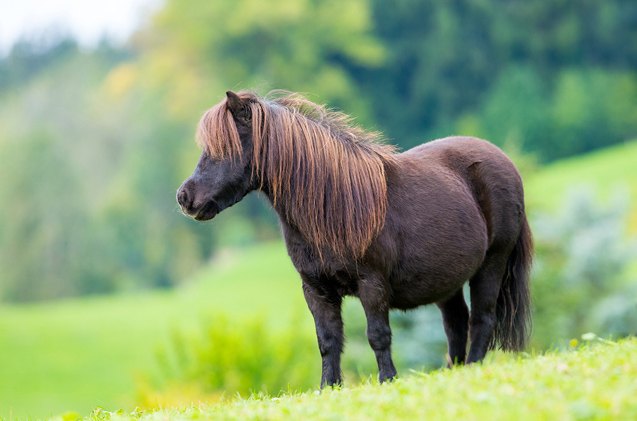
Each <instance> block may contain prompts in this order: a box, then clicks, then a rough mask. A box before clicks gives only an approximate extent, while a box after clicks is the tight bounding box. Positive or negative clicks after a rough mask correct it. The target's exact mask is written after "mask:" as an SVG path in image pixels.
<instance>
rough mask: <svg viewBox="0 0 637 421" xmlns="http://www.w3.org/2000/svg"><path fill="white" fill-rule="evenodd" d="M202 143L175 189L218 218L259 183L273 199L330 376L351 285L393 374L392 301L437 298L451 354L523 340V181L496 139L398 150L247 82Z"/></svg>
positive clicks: (528, 243)
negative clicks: (255, 90)
mask: <svg viewBox="0 0 637 421" xmlns="http://www.w3.org/2000/svg"><path fill="white" fill-rule="evenodd" d="M198 141H199V143H200V145H201V146H202V148H203V153H202V154H201V158H200V159H199V163H198V165H197V167H196V169H195V171H194V173H193V175H192V176H191V177H190V178H188V179H187V180H186V181H185V182H184V183H183V185H182V186H181V187H180V188H179V190H178V192H177V201H178V202H179V204H180V205H181V208H182V210H183V211H184V213H186V214H187V215H190V216H192V217H194V218H195V219H197V220H208V219H211V218H213V217H214V216H215V215H216V214H217V213H219V212H221V211H222V210H223V209H225V208H227V207H229V206H232V205H233V204H235V203H237V202H238V201H239V200H241V199H242V198H243V197H244V196H245V195H246V194H247V193H249V192H250V191H253V190H260V191H262V192H263V193H265V195H266V196H267V197H268V198H269V199H270V201H271V203H272V205H273V207H274V209H275V210H276V212H277V213H278V214H279V217H280V220H281V225H282V229H283V235H284V237H285V242H286V245H287V249H288V253H289V255H290V257H291V259H292V262H293V263H294V265H295V267H296V269H297V270H298V271H299V273H300V275H301V278H302V280H303V292H304V294H305V298H306V300H307V304H308V307H309V308H310V311H311V312H312V315H313V316H314V321H315V324H316V333H317V337H318V344H319V349H320V352H321V356H322V359H323V371H322V373H323V374H322V379H321V385H322V386H323V385H333V384H338V383H340V382H341V369H340V357H341V352H342V350H343V322H342V319H341V302H342V298H343V296H345V295H355V296H357V297H359V299H360V300H361V303H362V305H363V309H364V310H365V315H366V317H367V337H368V339H369V343H370V345H371V347H372V349H373V350H374V352H375V354H376V359H377V362H378V368H379V378H380V380H381V381H384V380H386V379H391V378H392V377H394V376H395V375H396V369H395V368H394V364H393V362H392V358H391V351H390V346H391V330H390V327H389V317H388V315H389V310H390V309H392V308H397V309H402V310H406V309H411V308H415V307H418V306H421V305H425V304H430V303H436V305H437V306H438V307H439V308H440V311H441V312H442V316H443V321H444V328H445V332H446V334H447V338H448V343H449V363H450V364H453V363H464V362H468V363H471V362H476V361H480V360H482V359H483V358H484V356H485V354H486V352H487V350H488V349H490V348H493V347H495V346H499V347H500V348H502V349H504V350H520V349H522V348H523V347H524V344H525V341H526V339H527V335H528V331H529V325H530V297H529V286H528V273H529V268H530V265H531V256H532V248H533V246H532V239H531V232H530V230H529V226H528V224H527V220H526V216H525V210H524V193H523V189H522V180H521V178H520V175H519V174H518V172H517V170H516V169H515V166H514V165H513V164H512V163H511V161H510V160H509V159H508V158H507V157H506V156H505V155H504V154H503V153H502V151H501V150H500V149H498V148H497V147H495V146H493V145H492V144H490V143H488V142H486V141H483V140H479V139H476V138H471V137H449V138H445V139H440V140H436V141H433V142H429V143H427V144H424V145H421V146H418V147H416V148H413V149H411V150H409V151H407V152H404V153H396V152H395V151H394V148H392V147H391V146H388V145H385V144H383V143H380V142H379V136H378V135H377V134H375V133H369V132H365V131H363V130H361V129H360V128H358V127H355V126H354V125H352V124H351V120H350V119H349V118H348V117H347V116H346V115H344V114H342V113H338V112H332V111H329V110H327V109H326V108H325V107H323V106H320V105H317V104H314V103H312V102H310V101H308V100H307V99H304V98H303V97H301V96H299V95H296V94H286V95H283V96H278V97H274V98H271V99H264V98H260V97H258V96H256V95H254V94H252V93H248V92H241V93H239V94H235V93H233V92H227V98H226V99H225V100H223V101H222V102H220V103H219V104H217V105H216V106H214V107H213V108H211V109H210V110H208V111H207V112H206V113H205V114H204V116H203V118H202V119H201V122H200V124H199V130H198ZM467 281H468V282H469V287H470V294H471V316H469V311H468V309H467V305H466V303H465V300H464V297H463V294H462V286H463V285H464V284H465V283H466V282H467ZM468 339H470V343H471V345H470V347H469V353H468V355H467V341H468Z"/></svg>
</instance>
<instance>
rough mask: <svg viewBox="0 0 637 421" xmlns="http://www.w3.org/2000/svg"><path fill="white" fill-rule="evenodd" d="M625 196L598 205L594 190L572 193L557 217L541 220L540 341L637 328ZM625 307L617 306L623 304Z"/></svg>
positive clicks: (536, 286)
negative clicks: (630, 271) (618, 200)
mask: <svg viewBox="0 0 637 421" xmlns="http://www.w3.org/2000/svg"><path fill="white" fill-rule="evenodd" d="M627 209H628V206H627V204H626V202H625V201H624V200H622V201H620V202H618V203H613V204H611V205H610V206H608V207H604V206H599V205H596V204H595V202H594V201H593V200H592V199H591V196H590V194H588V195H581V194H580V195H578V196H575V197H571V198H568V199H567V201H566V205H565V206H564V208H563V209H562V211H561V213H560V215H558V216H557V217H554V216H552V217H547V216H544V217H543V218H538V219H536V220H535V221H534V222H535V223H534V224H533V228H534V231H535V239H536V263H535V268H534V269H535V270H534V272H533V275H532V279H533V282H532V289H533V291H532V292H533V294H532V295H533V298H534V303H535V308H534V324H535V326H536V327H535V333H534V336H533V339H534V343H535V344H536V346H538V347H539V348H546V347H548V346H552V345H558V344H560V342H561V343H562V344H563V343H564V342H563V341H564V340H565V339H567V338H571V337H577V336H579V335H581V334H583V333H585V332H588V331H591V330H592V331H595V332H603V333H604V335H616V336H619V335H627V334H635V333H637V325H634V324H633V325H631V324H630V322H631V321H632V320H635V318H636V317H637V306H635V304H636V301H635V298H634V295H630V296H629V295H627V293H630V292H631V290H632V288H633V287H632V286H629V285H631V284H632V283H630V284H629V283H627V281H628V280H631V277H634V276H635V273H634V271H633V272H632V273H629V272H628V270H629V269H630V264H631V263H632V262H633V261H634V259H635V257H636V256H637V248H636V247H635V244H634V242H633V243H631V242H628V241H627V240H626V235H625V229H624V227H625V221H626V214H627ZM618 302H619V303H620V304H622V305H621V306H618V307H614V306H615V305H616V304H617V303H618Z"/></svg>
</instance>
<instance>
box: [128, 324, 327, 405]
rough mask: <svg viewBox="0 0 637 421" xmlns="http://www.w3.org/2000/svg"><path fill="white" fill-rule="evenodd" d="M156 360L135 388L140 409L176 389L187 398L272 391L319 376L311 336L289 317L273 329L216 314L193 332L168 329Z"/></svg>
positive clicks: (302, 386) (309, 383)
mask: <svg viewBox="0 0 637 421" xmlns="http://www.w3.org/2000/svg"><path fill="white" fill-rule="evenodd" d="M156 358H157V362H158V365H159V370H158V372H157V373H156V374H155V375H154V380H153V381H151V382H150V383H151V384H146V385H143V386H142V387H141V390H140V392H139V397H138V400H139V403H140V404H141V405H143V406H145V407H157V406H162V404H164V403H166V400H171V401H173V400H174V396H172V395H174V393H175V391H176V390H180V391H181V393H182V394H183V395H184V397H185V398H186V400H188V401H191V400H192V398H193V397H195V398H197V399H202V400H211V399H218V398H220V397H222V396H232V395H236V394H239V395H243V396H246V395H250V394H252V393H259V392H266V393H268V394H270V395H277V394H279V393H281V392H285V391H290V390H293V391H298V390H307V389H310V388H312V387H316V386H318V383H319V379H320V372H319V371H318V370H319V369H320V363H319V361H320V360H319V353H318V348H317V346H316V339H315V337H314V335H313V333H312V332H306V331H305V330H304V329H300V328H299V326H298V323H297V322H295V319H292V321H291V323H290V324H289V325H288V326H287V328H286V329H285V330H284V331H281V332H277V331H272V330H271V329H268V326H267V325H266V323H265V321H264V320H263V319H253V320H251V321H247V322H246V321H241V320H236V319H232V320H231V319H228V318H226V317H224V316H216V317H213V318H210V319H208V320H207V321H206V322H204V323H203V324H202V326H201V328H200V330H199V333H198V334H195V335H192V334H190V335H189V334H186V333H183V332H177V331H175V332H173V334H172V337H171V338H170V341H169V343H168V344H167V345H166V346H164V347H162V348H160V349H159V350H158V352H157V355H156Z"/></svg>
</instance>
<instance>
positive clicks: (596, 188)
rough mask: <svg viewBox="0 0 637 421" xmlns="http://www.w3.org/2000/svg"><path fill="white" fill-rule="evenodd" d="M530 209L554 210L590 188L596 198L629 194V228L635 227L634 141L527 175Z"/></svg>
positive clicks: (636, 155)
mask: <svg viewBox="0 0 637 421" xmlns="http://www.w3.org/2000/svg"><path fill="white" fill-rule="evenodd" d="M525 181H526V199H527V203H528V205H529V207H530V209H531V211H532V212H533V211H537V210H548V211H553V210H556V209H558V208H559V207H560V205H562V204H563V203H564V201H565V200H566V199H567V198H568V195H569V194H571V193H573V192H575V191H577V190H582V189H589V190H592V191H593V192H594V193H595V194H596V195H597V196H598V197H599V199H600V200H602V201H607V200H609V199H612V198H613V197H614V195H629V196H630V199H629V200H630V204H631V209H632V215H631V218H630V219H631V220H630V226H631V230H632V231H635V230H636V229H637V140H634V141H631V142H626V143H624V144H621V145H618V146H613V147H610V148H606V149H603V150H600V151H597V152H593V153H590V154H586V155H581V156H576V157H573V158H569V159H564V160H561V161H558V162H555V163H553V164H551V165H548V166H546V167H544V168H542V169H540V170H539V171H538V172H537V173H535V174H533V175H531V176H530V177H527V180H525Z"/></svg>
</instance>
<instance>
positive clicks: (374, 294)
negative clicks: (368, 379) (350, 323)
mask: <svg viewBox="0 0 637 421" xmlns="http://www.w3.org/2000/svg"><path fill="white" fill-rule="evenodd" d="M358 294H359V297H360V300H361V303H362V305H363V310H365V316H366V317H367V339H368V341H369V345H370V346H371V347H372V349H373V350H374V354H376V362H377V363H378V380H379V381H380V382H381V383H382V382H384V381H386V380H391V379H393V378H394V377H396V368H395V367H394V362H393V361H392V358H391V328H390V326H389V298H388V297H389V294H388V291H387V289H386V286H385V285H384V283H383V282H382V278H381V277H376V276H368V277H366V278H365V279H363V280H361V282H360V283H359V287H358Z"/></svg>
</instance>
